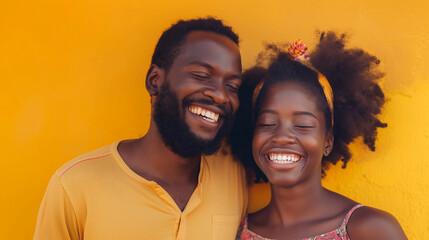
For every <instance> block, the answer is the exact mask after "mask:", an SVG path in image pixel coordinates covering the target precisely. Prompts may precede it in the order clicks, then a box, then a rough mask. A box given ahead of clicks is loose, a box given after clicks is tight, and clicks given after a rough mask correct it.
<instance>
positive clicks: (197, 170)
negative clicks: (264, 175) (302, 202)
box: [34, 18, 247, 240]
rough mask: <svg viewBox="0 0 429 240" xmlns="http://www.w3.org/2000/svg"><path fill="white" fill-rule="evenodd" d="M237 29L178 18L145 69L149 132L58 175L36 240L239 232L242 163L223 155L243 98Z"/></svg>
mask: <svg viewBox="0 0 429 240" xmlns="http://www.w3.org/2000/svg"><path fill="white" fill-rule="evenodd" d="M240 85H241V57H240V53H239V50H238V36H237V35H236V34H235V33H234V32H233V31H232V30H231V28H230V27H227V26H225V25H223V23H222V22H221V21H220V20H217V19H213V18H206V19H194V20H188V21H183V20H181V21H179V22H178V23H176V24H174V25H173V26H171V28H169V29H168V30H166V31H165V32H164V33H163V34H162V36H161V38H160V39H159V41H158V44H157V46H156V48H155V52H154V54H153V56H152V64H151V66H150V68H149V70H148V73H147V76H146V89H147V90H148V92H149V93H150V95H151V104H152V119H151V122H150V127H149V130H148V132H147V134H146V135H145V136H144V137H142V138H140V139H135V140H125V141H120V142H118V143H114V144H112V145H109V146H106V147H104V148H101V149H98V150H95V151H93V152H90V153H88V154H85V155H83V156H80V157H78V158H76V159H74V160H72V161H71V162H69V163H67V164H65V165H64V166H63V167H61V168H60V169H59V170H58V171H57V172H56V174H54V176H53V177H52V179H51V181H50V183H49V186H48V189H47V191H46V194H45V197H44V199H43V202H42V205H41V208H40V212H39V217H38V221H37V227H36V233H35V237H34V239H55V240H58V239H85V240H88V239H103V240H106V239H234V238H235V234H236V231H237V228H238V225H239V221H240V219H241V217H242V216H243V214H244V213H245V208H246V202H247V192H246V191H247V190H246V183H245V177H244V171H243V169H242V167H241V166H240V165H239V164H238V163H237V162H234V161H232V160H231V159H221V158H218V159H216V157H207V156H206V155H210V154H213V153H215V152H216V151H217V150H218V149H219V147H220V145H221V141H222V139H223V138H224V136H225V134H227V133H228V131H229V128H230V127H231V125H232V120H233V114H234V113H235V111H236V110H237V108H238V106H239V102H238V88H239V87H240Z"/></svg>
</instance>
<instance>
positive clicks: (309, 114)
mask: <svg viewBox="0 0 429 240" xmlns="http://www.w3.org/2000/svg"><path fill="white" fill-rule="evenodd" d="M293 115H294V116H296V115H307V116H311V117H314V118H315V119H318V118H317V116H316V115H314V114H313V113H311V112H306V111H298V112H294V113H293Z"/></svg>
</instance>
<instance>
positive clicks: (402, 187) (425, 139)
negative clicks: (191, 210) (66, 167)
mask: <svg viewBox="0 0 429 240" xmlns="http://www.w3.org/2000/svg"><path fill="white" fill-rule="evenodd" d="M206 15H213V16H218V17H220V18H222V19H224V20H225V22H226V23H227V24H230V25H232V26H233V27H234V29H235V30H236V31H237V32H238V33H239V34H240V37H241V39H242V42H241V50H242V56H243V63H244V67H245V68H246V67H249V66H251V65H252V63H253V62H254V59H255V57H256V55H257V53H258V52H259V51H260V50H261V49H262V43H263V42H264V41H291V40H295V39H296V38H302V39H304V40H305V41H306V42H308V43H309V45H310V47H311V46H314V42H315V34H314V31H315V30H316V29H321V30H331V29H333V30H339V31H345V32H347V33H350V34H351V35H353V36H352V38H351V45H352V46H360V47H363V48H365V49H367V50H369V51H370V52H372V53H374V54H376V55H377V56H378V57H379V58H380V59H381V60H382V62H383V64H382V68H383V69H384V70H385V71H386V73H387V74H386V78H385V79H384V82H383V88H384V90H385V93H386V95H387V98H388V102H387V104H386V107H385V109H384V112H383V115H382V118H383V120H385V121H386V122H388V124H389V127H388V128H387V129H383V130H381V131H380V134H379V140H378V142H377V151H376V152H375V153H372V152H370V151H368V150H367V149H366V148H365V147H364V146H363V145H362V144H361V143H357V144H355V145H353V152H354V161H353V162H351V163H350V164H349V166H348V167H347V169H346V170H342V169H340V167H335V168H332V169H331V170H330V171H329V172H328V176H327V177H326V179H324V185H325V186H327V187H328V188H330V189H332V190H335V191H338V192H340V193H342V194H344V195H346V196H348V197H351V198H353V199H355V200H357V201H359V202H362V203H364V204H368V205H371V206H374V207H378V208H381V209H384V210H386V211H389V212H391V213H393V214H394V215H395V216H396V217H397V218H398V219H399V221H400V222H401V224H402V226H403V228H404V229H405V231H406V233H407V234H408V236H409V238H410V239H425V238H427V236H428V235H429V209H428V202H429V201H428V200H427V199H428V197H429V180H428V179H429V178H428V175H429V161H428V159H427V157H426V151H425V150H427V146H428V143H429V110H428V103H429V74H428V72H429V70H428V69H429V2H428V1H426V0H408V1H387V0H386V1H377V0H363V1H362V0H361V1H357V0H356V1H332V0H324V1H305V0H303V1H289V0H268V1H250V0H240V1H231V0H222V1H207V2H205V1H201V0H187V1H171V0H169V1H166V0H158V1H141V0H140V1H138V0H124V1H112V0H92V1H91V0H90V1H83V0H74V1H71V0H65V1H53V0H52V1H50V0H44V1H12V0H9V1H7V0H5V1H1V2H0V79H1V86H0V91H1V92H0V116H1V118H0V133H1V142H0V146H1V154H2V157H1V158H0V183H1V197H0V203H1V204H0V206H1V207H0V212H1V218H0V236H1V238H2V239H31V238H32V234H33V231H34V226H35V221H36V216H37V211H38V207H39V204H40V201H41V199H42V196H43V193H44V191H45V188H46V185H47V183H48V180H49V178H50V176H51V175H52V174H53V173H54V171H55V170H56V169H57V168H58V167H60V166H61V165H62V164H63V163H65V162H66V161H68V160H70V159H72V158H73V157H75V156H78V155H80V154H82V153H85V152H87V151H89V150H92V149H95V148H98V147H101V146H103V145H106V144H109V143H112V142H114V141H117V140H120V139H124V138H135V137H139V136H142V135H144V133H145V132H146V130H147V127H148V122H149V113H150V109H149V97H148V94H147V93H146V91H145V88H144V78H145V73H146V71H147V68H148V66H149V61H150V57H151V54H152V51H153V49H154V46H155V44H156V41H157V39H158V37H159V36H160V34H161V32H162V31H163V30H164V29H165V28H166V27H168V26H169V25H170V24H171V23H173V22H175V21H176V20H178V19H179V18H192V17H198V16H206ZM251 207H252V208H255V204H252V206H251Z"/></svg>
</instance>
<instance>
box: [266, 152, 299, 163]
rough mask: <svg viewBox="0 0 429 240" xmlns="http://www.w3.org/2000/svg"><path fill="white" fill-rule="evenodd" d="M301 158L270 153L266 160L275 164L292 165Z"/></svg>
mask: <svg viewBox="0 0 429 240" xmlns="http://www.w3.org/2000/svg"><path fill="white" fill-rule="evenodd" d="M300 158H301V157H300V156H299V155H296V154H290V153H286V154H285V153H270V154H268V159H269V160H270V161H272V162H275V163H294V162H298V161H299V159H300Z"/></svg>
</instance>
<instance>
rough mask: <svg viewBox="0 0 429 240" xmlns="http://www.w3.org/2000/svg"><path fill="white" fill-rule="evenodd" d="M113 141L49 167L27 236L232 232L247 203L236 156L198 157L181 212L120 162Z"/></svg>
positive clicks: (107, 238) (116, 237)
mask: <svg viewBox="0 0 429 240" xmlns="http://www.w3.org/2000/svg"><path fill="white" fill-rule="evenodd" d="M118 143H119V142H117V143H114V144H112V145H109V146H106V147H103V148H101V149H98V150H95V151H93V152H90V153H87V154H85V155H82V156H80V157H78V158H76V159H74V160H72V161H70V162H68V163H66V164H65V165H64V166H63V167H61V168H60V169H59V170H58V171H57V172H56V173H55V174H54V176H53V177H52V178H51V180H50V182H49V185H48V188H47V191H46V194H45V196H44V198H43V201H42V205H41V207H40V211H39V216H38V219H37V226H36V231H35V235H34V239H36V240H42V239H43V240H44V239H46V240H47V239H49V240H63V239H85V240H95V239H96V240H133V239H136V240H137V239H139V240H142V239H156V240H158V239H190V240H192V239H198V240H202V239H222V240H225V239H235V235H236V232H237V228H238V225H239V222H240V219H241V218H242V216H243V215H244V214H245V209H246V206H247V187H246V180H245V174H244V170H243V168H242V166H241V165H240V164H239V163H238V162H236V161H234V160H232V159H231V158H230V157H229V156H222V155H221V154H219V155H218V156H211V157H202V158H201V169H200V173H199V182H198V186H197V188H196V189H195V191H194V193H193V194H192V196H191V198H190V199H189V202H188V204H187V205H186V208H185V209H184V210H183V212H182V211H181V210H180V209H179V208H178V207H177V205H176V203H175V202H174V200H173V199H172V198H171V197H170V195H169V194H168V193H167V192H166V191H165V190H164V189H163V188H162V187H161V186H159V185H158V184H157V183H156V182H154V181H148V180H146V179H144V178H142V177H141V176H139V175H137V174H136V173H135V172H133V171H132V170H131V169H130V168H129V167H128V166H127V165H126V164H125V162H124V161H123V160H122V158H121V157H120V155H119V154H118V151H117V146H118ZM220 156H222V157H220Z"/></svg>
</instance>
